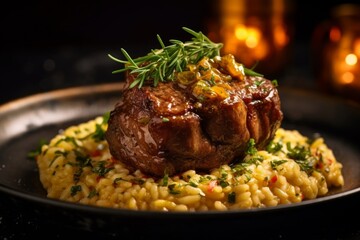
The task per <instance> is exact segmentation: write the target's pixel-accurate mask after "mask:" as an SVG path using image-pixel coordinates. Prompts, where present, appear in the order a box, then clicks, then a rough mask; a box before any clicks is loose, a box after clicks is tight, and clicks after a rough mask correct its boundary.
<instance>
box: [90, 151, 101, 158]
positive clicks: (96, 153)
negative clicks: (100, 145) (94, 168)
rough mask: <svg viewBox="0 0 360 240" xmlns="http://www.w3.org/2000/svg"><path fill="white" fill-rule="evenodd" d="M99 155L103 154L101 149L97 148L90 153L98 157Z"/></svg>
mask: <svg viewBox="0 0 360 240" xmlns="http://www.w3.org/2000/svg"><path fill="white" fill-rule="evenodd" d="M98 156H101V151H100V150H95V151H93V152H91V153H90V157H98Z"/></svg>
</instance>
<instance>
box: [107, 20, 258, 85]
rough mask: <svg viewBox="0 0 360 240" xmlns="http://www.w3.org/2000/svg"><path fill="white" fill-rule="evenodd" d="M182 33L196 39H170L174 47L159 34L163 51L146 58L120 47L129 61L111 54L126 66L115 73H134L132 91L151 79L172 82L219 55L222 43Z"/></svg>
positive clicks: (188, 30)
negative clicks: (206, 58) (175, 75)
mask: <svg viewBox="0 0 360 240" xmlns="http://www.w3.org/2000/svg"><path fill="white" fill-rule="evenodd" d="M183 30H184V31H186V32H188V33H189V34H191V35H192V36H193V37H192V40H191V41H187V42H182V41H179V40H175V39H172V40H169V42H170V43H171V45H168V46H165V44H164V42H163V41H162V39H161V38H160V36H159V35H157V39H158V41H159V43H160V46H161V49H155V50H154V49H153V50H151V52H150V53H148V54H147V55H145V56H143V57H138V58H132V57H130V55H129V54H128V53H127V52H126V50H125V49H123V48H121V52H122V54H123V55H124V56H125V58H126V60H121V59H118V58H116V57H114V56H112V55H111V54H108V56H109V57H110V58H111V59H112V60H114V61H116V62H119V63H122V64H124V67H123V68H121V69H118V70H115V71H113V72H112V73H121V72H125V71H129V73H130V74H135V75H136V78H135V80H134V81H133V82H132V83H131V85H130V86H129V87H130V88H132V87H135V86H136V85H137V86H138V87H139V88H141V87H142V86H143V84H144V82H145V81H147V80H152V81H153V82H154V83H153V84H154V86H157V85H158V83H159V82H160V81H161V82H167V81H173V80H174V73H175V72H182V71H183V70H185V68H186V66H187V65H188V64H196V63H197V62H198V61H200V60H201V59H202V58H203V57H205V56H206V57H209V58H213V57H215V56H220V49H221V48H222V47H223V44H222V43H214V42H212V41H211V40H210V39H209V38H208V37H206V36H205V35H204V34H203V33H202V32H195V31H193V30H191V29H189V28H187V27H183ZM244 70H245V74H247V75H252V76H262V75H261V74H258V73H256V72H254V71H253V70H251V69H247V68H245V69H244Z"/></svg>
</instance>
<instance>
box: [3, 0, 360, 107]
mask: <svg viewBox="0 0 360 240" xmlns="http://www.w3.org/2000/svg"><path fill="white" fill-rule="evenodd" d="M216 2H218V1H216V0H209V1H206V0H181V1H179V0H175V1H143V2H141V1H133V0H122V1H59V0H55V1H31V2H21V3H20V2H18V1H12V2H9V3H8V4H7V5H8V6H2V7H1V10H0V11H1V14H0V19H1V25H0V34H1V42H2V43H1V47H0V50H1V63H0V79H1V80H0V84H1V85H0V91H1V94H0V103H5V102H7V101H10V100H13V99H16V98H20V97H23V96H27V95H30V94H33V93H38V92H46V91H49V90H53V89H58V88H65V87H70V86H74V85H90V84H97V83H104V82H116V81H121V80H122V76H120V75H116V74H115V75H113V74H112V73H111V71H113V70H115V69H117V68H119V65H118V64H117V63H115V62H114V61H112V60H110V59H109V58H108V56H107V54H108V53H111V54H113V55H115V56H120V48H125V49H126V50H127V51H128V52H129V53H131V55H132V56H141V55H144V54H146V53H147V52H148V51H149V50H150V49H151V48H156V47H159V46H158V42H157V40H156V34H159V35H160V36H161V37H162V39H163V40H164V41H166V40H168V39H172V38H176V39H179V40H183V41H185V40H188V37H189V36H188V35H187V33H185V32H184V31H182V30H181V27H183V26H186V27H189V28H192V29H194V30H198V31H202V32H204V33H207V31H208V23H209V22H210V21H214V20H215V21H216V8H215V7H214V3H216ZM250 2H251V1H250ZM286 2H287V3H289V4H291V5H292V6H293V7H292V11H291V14H290V19H289V21H290V23H291V25H293V33H294V36H293V39H292V42H293V44H292V49H291V51H292V52H293V54H292V55H291V56H290V57H289V61H288V64H287V66H286V69H285V71H284V72H281V76H280V79H279V81H280V83H282V84H290V85H296V86H299V85H301V87H304V86H305V87H313V86H314V82H315V79H314V77H313V76H314V75H313V72H312V71H313V60H312V58H313V57H314V55H313V54H312V52H311V41H312V36H313V33H314V29H315V28H316V27H317V26H318V25H319V24H320V23H321V22H323V21H324V20H326V19H329V18H330V11H331V9H332V8H333V7H334V6H336V5H339V4H341V3H355V2H356V1H355V0H352V1H350V0H349V1H340V0H331V1H323V2H321V3H318V4H319V5H320V7H319V6H317V7H315V6H314V3H313V2H312V1H298V0H292V1H291V0H287V1H286ZM269 77H270V78H271V77H272V76H269ZM276 77H279V76H276Z"/></svg>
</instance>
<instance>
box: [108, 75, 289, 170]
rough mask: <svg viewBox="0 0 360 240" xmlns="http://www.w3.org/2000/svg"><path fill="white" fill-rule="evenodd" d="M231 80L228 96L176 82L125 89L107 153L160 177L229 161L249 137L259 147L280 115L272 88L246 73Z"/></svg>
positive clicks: (110, 124) (113, 116)
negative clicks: (202, 94) (198, 93)
mask: <svg viewBox="0 0 360 240" xmlns="http://www.w3.org/2000/svg"><path fill="white" fill-rule="evenodd" d="M128 78H129V79H128V81H130V82H131V81H132V80H133V79H132V78H133V76H131V75H130V76H128ZM229 85H230V86H231V88H230V90H229V91H228V96H227V97H226V98H223V99H219V98H214V99H210V100H207V101H201V100H199V98H196V97H194V96H193V95H192V94H191V92H190V91H189V90H188V88H184V87H182V86H181V85H180V84H178V83H176V82H166V83H163V82H161V83H159V85H158V86H157V87H153V86H150V85H145V86H143V87H142V88H137V87H134V88H126V89H124V91H123V93H122V95H121V97H120V100H119V102H118V103H117V104H116V106H115V108H114V110H113V111H112V112H111V114H110V118H109V121H108V130H107V132H106V139H107V141H108V143H109V148H110V152H111V154H112V155H113V156H114V157H115V158H116V159H118V160H120V161H122V162H124V163H125V164H127V165H128V166H129V168H130V170H136V169H139V170H141V172H143V173H145V174H148V175H151V176H156V177H162V176H164V174H165V173H167V174H168V175H170V176H171V175H174V174H177V173H180V172H182V171H186V170H189V169H195V170H197V171H205V172H206V171H209V170H211V169H213V168H216V167H219V166H220V165H221V164H231V163H233V162H234V161H236V160H238V159H239V158H241V157H243V156H244V153H245V150H246V146H247V143H248V141H249V140H250V139H251V138H253V139H254V140H255V142H256V147H257V148H258V149H263V148H264V147H265V146H266V145H267V144H268V143H269V141H270V140H271V139H272V138H273V136H274V134H275V132H276V130H277V129H278V128H279V127H280V124H281V121H282V118H283V114H282V112H281V104H280V98H279V95H278V91H277V89H276V87H275V86H274V85H273V84H272V82H271V81H269V80H268V79H265V78H263V77H249V76H245V78H244V79H243V80H242V81H231V82H230V83H229Z"/></svg>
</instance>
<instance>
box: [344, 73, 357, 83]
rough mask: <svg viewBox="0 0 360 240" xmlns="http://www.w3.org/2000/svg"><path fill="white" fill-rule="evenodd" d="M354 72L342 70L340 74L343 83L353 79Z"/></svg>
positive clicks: (350, 81)
mask: <svg viewBox="0 0 360 240" xmlns="http://www.w3.org/2000/svg"><path fill="white" fill-rule="evenodd" d="M354 78H355V76H354V74H353V73H352V72H344V73H343V74H342V75H341V82H342V83H343V84H350V83H352V82H353V81H354Z"/></svg>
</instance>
